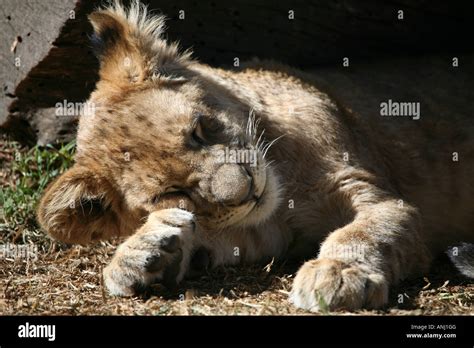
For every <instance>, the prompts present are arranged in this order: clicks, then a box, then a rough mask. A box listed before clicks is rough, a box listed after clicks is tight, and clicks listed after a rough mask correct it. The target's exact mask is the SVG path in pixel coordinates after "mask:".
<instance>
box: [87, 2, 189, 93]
mask: <svg viewBox="0 0 474 348" xmlns="http://www.w3.org/2000/svg"><path fill="white" fill-rule="evenodd" d="M89 20H90V22H91V23H92V26H93V28H94V35H93V37H92V44H93V46H94V48H95V51H96V54H97V56H98V58H99V61H100V71H99V74H100V77H101V80H102V81H107V82H108V83H112V84H114V85H116V86H120V87H128V86H130V85H131V84H132V85H133V84H139V83H140V82H143V81H146V80H148V79H151V78H157V77H159V76H160V75H163V76H164V75H170V74H171V75H173V72H177V71H179V70H180V69H183V67H184V66H185V65H186V64H187V63H188V61H190V53H189V52H188V53H183V54H180V53H179V52H178V47H177V45H176V44H168V43H167V42H166V41H165V40H164V39H163V38H162V37H161V36H162V34H163V27H164V18H163V17H162V16H154V17H152V16H148V15H147V9H146V7H145V6H144V5H142V4H140V3H139V2H138V1H134V2H132V4H131V5H130V8H128V9H126V8H124V7H122V5H121V4H120V2H118V1H117V2H115V3H113V5H111V6H110V7H108V8H105V9H102V10H98V11H95V12H93V13H92V14H90V15H89Z"/></svg>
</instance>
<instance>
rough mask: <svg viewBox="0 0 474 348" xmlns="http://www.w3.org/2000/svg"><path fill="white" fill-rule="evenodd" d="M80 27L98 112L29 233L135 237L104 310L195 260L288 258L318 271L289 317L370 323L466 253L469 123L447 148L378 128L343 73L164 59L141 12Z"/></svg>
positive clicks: (111, 15)
mask: <svg viewBox="0 0 474 348" xmlns="http://www.w3.org/2000/svg"><path fill="white" fill-rule="evenodd" d="M90 19H91V22H92V24H93V26H94V29H95V32H96V36H97V37H96V41H97V43H98V46H99V49H100V51H99V52H98V54H99V59H100V81H99V82H98V83H97V88H96V90H95V92H94V93H93V94H92V95H91V97H90V100H89V102H90V103H93V104H94V105H95V107H96V111H95V114H94V115H92V116H83V117H82V118H81V120H80V126H79V130H78V134H77V155H76V163H75V165H74V167H73V168H72V169H70V170H69V171H68V172H67V173H65V174H64V175H63V176H61V177H60V178H59V179H58V180H57V181H56V182H54V183H53V184H52V185H50V187H49V188H48V190H47V192H46V193H45V195H44V197H43V199H42V200H41V204H40V206H39V209H38V218H39V221H40V223H41V224H42V226H43V227H44V228H45V229H46V230H47V231H48V232H49V233H50V234H51V235H52V236H53V237H55V238H57V239H59V240H63V241H65V242H73V243H88V242H90V241H93V240H97V239H105V238H110V237H112V236H117V235H131V236H130V237H129V238H128V239H127V240H126V241H125V242H124V243H123V244H122V245H121V246H120V247H119V248H118V250H117V253H116V254H115V256H114V258H113V259H112V261H111V263H110V265H109V266H108V267H107V268H106V269H105V271H104V279H105V284H106V286H107V287H108V289H109V290H110V291H111V293H113V294H116V295H131V294H133V293H135V292H136V291H137V289H139V288H140V286H146V285H148V284H150V283H151V282H154V281H166V282H168V283H169V282H170V281H171V282H173V281H175V282H178V281H180V280H182V279H183V278H184V277H185V276H186V275H187V274H189V272H190V270H191V269H192V268H193V262H194V261H193V260H194V259H195V255H197V254H199V255H200V256H202V255H204V256H203V257H200V258H203V259H204V260H205V261H204V264H205V265H208V266H209V267H215V266H217V265H223V264H237V263H241V262H258V261H265V260H270V259H271V258H273V257H274V258H277V259H282V258H283V259H284V258H298V259H303V260H304V259H306V260H309V259H311V260H309V261H307V262H306V263H304V264H303V266H302V267H301V269H300V270H299V272H298V273H297V275H296V277H295V281H294V285H293V291H292V294H291V301H292V302H293V303H294V304H295V305H296V306H298V307H301V308H305V309H309V310H314V311H317V310H320V309H321V305H322V303H323V304H324V305H325V306H328V307H329V308H330V309H336V308H348V309H358V308H362V307H370V308H378V307H381V306H383V305H384V304H386V303H387V301H388V291H389V288H390V286H393V285H395V284H397V282H399V281H400V280H401V279H403V278H405V277H408V276H413V275H416V274H420V273H422V272H425V271H426V270H427V268H428V267H429V263H430V259H431V256H432V254H435V253H438V252H440V251H442V250H443V249H444V248H446V247H447V246H448V245H449V244H451V243H455V242H458V241H460V240H464V241H472V240H473V239H474V238H473V233H472V227H473V222H474V206H473V205H472V201H471V200H472V198H473V197H474V184H473V180H472V178H473V177H474V165H473V157H474V153H473V151H472V149H473V148H474V146H473V145H474V137H473V134H474V130H473V126H472V122H471V124H468V123H467V122H466V121H464V120H463V117H461V116H463V115H461V116H460V117H453V118H452V119H451V120H450V121H451V124H449V129H460V130H461V129H462V133H463V134H464V136H463V137H462V138H461V137H460V138H457V137H456V136H454V135H453V134H449V132H448V133H447V132H446V130H445V129H443V127H439V126H437V124H436V120H438V119H439V120H441V121H440V122H442V120H445V119H446V117H444V118H442V117H441V116H440V115H438V114H437V112H436V111H437V110H436V108H429V107H426V108H425V109H424V113H423V116H422V118H421V120H418V121H413V120H401V119H397V120H394V119H382V117H381V116H380V115H379V114H378V113H377V109H376V108H371V107H368V106H367V105H368V104H367V103H366V104H364V101H363V100H362V99H363V98H365V95H358V94H357V92H356V91H353V89H357V79H355V82H354V81H349V80H348V79H349V78H345V77H341V76H343V74H344V73H338V72H334V73H331V72H326V73H323V72H322V73H321V74H320V73H319V72H315V74H314V75H308V74H304V73H302V72H300V71H298V70H295V69H291V68H289V67H286V66H283V65H279V64H276V63H272V62H258V61H257V62H253V63H249V64H247V65H246V66H245V67H243V68H241V69H236V70H223V69H217V68H212V67H209V66H207V65H205V64H202V63H199V62H197V61H194V60H192V59H191V56H190V54H189V52H186V53H180V52H179V50H178V48H177V46H176V45H175V44H169V43H167V42H166V41H165V40H164V39H163V38H162V35H163V19H162V18H160V17H154V18H150V17H147V15H146V10H145V8H144V7H142V6H140V5H139V4H138V3H134V4H133V5H132V7H131V9H129V10H126V9H124V8H123V7H122V6H121V5H120V4H118V3H116V4H115V5H113V6H111V7H109V8H106V9H102V10H99V11H97V12H95V13H93V14H92V15H91V16H90ZM374 78H375V77H374ZM332 82H334V83H332ZM351 83H352V85H351ZM316 86H319V87H316ZM321 86H324V87H321ZM326 86H330V87H333V88H332V90H331V88H330V87H327V88H326ZM338 86H339V87H338ZM361 88H362V87H361ZM325 89H327V90H331V91H330V94H331V96H329V95H328V94H327V92H323V90H325ZM351 91H353V92H351ZM351 93H352V94H351ZM351 96H352V98H351ZM354 96H357V98H355V97H354ZM371 101H372V102H373V104H371V105H375V106H376V107H378V105H379V103H380V101H381V100H377V98H376V97H372V99H371ZM423 105H425V104H422V109H423V107H424V106H423ZM426 105H427V104H426ZM198 115H201V116H202V117H201V118H200V119H199V121H197V119H198V118H197V116H198ZM201 122H202V124H201ZM415 122H418V123H416V124H415ZM197 123H199V126H198V125H197ZM198 127H199V128H198ZM196 131H197V132H199V134H200V136H202V137H203V138H204V141H205V144H204V145H203V144H197V143H196V139H194V138H193V135H192V134H193V132H196ZM263 131H264V133H262V132H263ZM280 137H281V138H280ZM433 137H434V138H435V139H436V137H438V138H437V139H438V140H437V141H434V142H433V141H432V139H433ZM275 139H278V140H277V141H275V142H273V143H271V141H272V140H275ZM429 146H432V148H429ZM226 148H231V149H256V150H257V153H258V156H257V165H256V166H250V165H249V164H248V163H246V164H242V163H221V162H220V161H218V160H217V158H218V156H219V154H221V153H222V151H223V150H225V149H226ZM453 151H456V152H458V153H459V156H460V158H461V160H460V161H459V162H456V163H454V162H453V161H452V158H451V155H452V152H453ZM271 161H273V162H272V163H270V162H271ZM458 181H462V182H463V187H462V193H460V191H459V189H458V187H457V186H456V184H454V183H456V182H458ZM436 192H439V194H436V195H435V193H436ZM455 197H458V198H455ZM180 208H181V209H180ZM92 211H94V213H93V214H92V213H91V212H92ZM188 211H190V212H188ZM191 211H192V213H191ZM450 216H452V217H453V218H451V217H450ZM173 236H174V237H173ZM321 243H322V244H321ZM203 250H204V253H202V251H203ZM197 251H199V253H198V252H197ZM206 255H207V256H206Z"/></svg>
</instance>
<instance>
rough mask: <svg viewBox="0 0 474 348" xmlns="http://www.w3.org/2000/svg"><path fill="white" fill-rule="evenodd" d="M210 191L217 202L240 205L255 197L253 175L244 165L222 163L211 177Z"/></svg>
mask: <svg viewBox="0 0 474 348" xmlns="http://www.w3.org/2000/svg"><path fill="white" fill-rule="evenodd" d="M211 192H212V194H213V196H214V199H215V201H216V202H218V203H222V204H225V205H229V206H238V205H242V204H244V203H246V202H248V201H250V200H252V199H254V198H255V197H254V195H255V187H254V180H253V176H252V174H251V172H250V170H248V169H247V168H246V167H245V166H244V165H240V164H228V163H226V164H223V165H222V166H220V167H219V168H218V169H217V172H216V174H215V175H214V177H213V179H212V182H211Z"/></svg>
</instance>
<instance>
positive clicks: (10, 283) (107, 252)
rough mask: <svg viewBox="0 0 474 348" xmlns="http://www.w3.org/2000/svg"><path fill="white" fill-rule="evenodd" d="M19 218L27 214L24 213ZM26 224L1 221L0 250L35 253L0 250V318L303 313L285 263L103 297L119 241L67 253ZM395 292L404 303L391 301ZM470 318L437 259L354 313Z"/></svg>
mask: <svg viewBox="0 0 474 348" xmlns="http://www.w3.org/2000/svg"><path fill="white" fill-rule="evenodd" d="M15 146H16V145H15ZM16 151H27V150H23V149H18V148H14V149H12V146H11V144H7V143H6V142H5V141H1V140H0V167H1V175H0V188H1V189H2V190H3V192H6V191H7V190H6V188H9V189H11V188H12V186H15V181H16V182H17V183H18V180H17V179H18V178H17V177H16V176H17V175H18V173H15V171H12V170H11V165H10V164H11V162H12V161H13V160H14V157H15V156H14V154H15V152H16ZM12 178H13V179H15V180H12ZM11 192H15V191H11ZM25 192H26V191H25ZM15 199H16V198H15ZM29 214H30V215H31V214H32V212H29ZM24 215H25V216H27V215H28V211H25V214H24ZM22 216H23V215H22ZM31 219H32V216H31V218H30V219H26V220H24V221H23V220H22V221H21V222H22V223H18V224H16V223H15V221H13V222H12V220H8V219H7V222H8V223H3V224H0V247H2V244H3V245H7V243H15V245H23V246H29V247H30V248H33V247H36V248H37V256H38V259H37V260H33V259H30V260H27V259H25V258H15V257H14V255H12V254H11V253H5V252H2V250H1V249H0V314H4V315H22V314H23V315H286V314H290V315H292V314H293V315H294V314H298V315H305V314H308V313H306V312H304V311H301V310H297V309H295V308H294V307H293V306H292V305H291V304H290V303H288V300H287V297H288V296H287V294H288V291H289V290H290V288H291V283H292V278H293V275H294V272H295V271H296V269H297V265H287V264H273V265H271V267H270V266H268V267H265V265H254V266H246V267H240V268H235V267H227V268H219V269H217V270H215V271H213V272H212V273H210V274H207V275H205V276H203V277H201V278H199V279H196V280H188V281H186V282H184V283H183V284H181V285H180V287H179V288H178V289H176V290H173V291H169V290H166V289H164V288H162V287H160V286H159V285H155V286H152V287H151V289H150V290H149V291H148V293H147V294H145V295H143V296H140V297H134V298H113V297H110V296H109V295H107V294H106V292H105V291H104V288H103V286H102V284H101V270H102V268H103V267H104V266H105V265H106V264H107V263H108V262H109V260H110V258H111V256H112V254H113V252H114V249H115V246H116V244H117V242H118V241H115V242H111V243H108V242H107V243H106V242H103V243H100V244H98V245H95V246H90V247H81V246H73V247H67V246H64V245H61V244H57V243H55V242H52V241H50V240H49V239H48V238H47V237H46V236H45V235H44V234H43V233H42V232H41V231H39V230H38V228H37V227H36V226H35V223H34V221H33V222H32V221H30V220H31ZM400 294H401V295H402V297H403V303H398V300H399V296H400ZM473 313H474V284H473V283H472V282H470V281H469V280H467V279H465V278H463V277H461V276H459V275H458V273H457V271H456V270H455V269H454V268H453V267H452V266H451V265H450V263H449V261H448V260H447V258H441V259H440V260H438V262H437V263H436V264H435V266H434V268H433V271H432V273H431V275H429V276H428V277H427V278H425V279H415V280H412V281H407V282H404V283H403V284H401V285H400V286H399V287H398V288H397V289H394V290H393V291H392V293H391V295H390V305H389V306H388V307H387V308H385V309H384V310H380V311H366V310H364V311H359V312H358V313H357V314H363V315H442V314H463V315H469V314H470V315H472V314H473ZM331 314H340V315H352V314H354V313H348V312H344V311H342V312H337V313H331Z"/></svg>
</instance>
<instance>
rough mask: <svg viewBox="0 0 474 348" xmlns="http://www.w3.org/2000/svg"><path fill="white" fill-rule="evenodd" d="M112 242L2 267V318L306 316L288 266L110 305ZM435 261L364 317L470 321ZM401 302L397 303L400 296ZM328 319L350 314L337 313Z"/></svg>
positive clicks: (453, 283) (243, 271) (54, 249)
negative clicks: (294, 300) (296, 303)
mask: <svg viewBox="0 0 474 348" xmlns="http://www.w3.org/2000/svg"><path fill="white" fill-rule="evenodd" d="M114 244H115V243H112V244H111V243H100V244H99V245H96V246H91V247H81V246H74V247H70V248H66V247H61V246H59V245H57V244H56V243H50V242H45V243H43V245H41V246H40V249H39V251H38V252H39V258H38V260H36V261H33V260H29V261H27V260H24V259H23V260H15V259H13V258H4V259H2V260H0V313H3V314H7V315H20V314H26V315H38V314H41V315H52V314H60V315H285V314H300V315H301V314H307V313H305V312H304V311H301V310H297V309H295V308H294V307H292V306H291V304H290V303H288V301H287V294H288V291H289V290H290V287H291V282H292V277H293V276H292V274H293V272H294V270H295V267H294V266H290V265H284V264H276V265H273V266H272V267H271V268H270V270H269V269H268V267H264V266H263V265H260V266H251V267H240V268H234V267H231V268H220V269H217V270H215V271H213V272H212V273H210V274H207V275H205V276H203V277H202V278H200V279H197V280H189V281H186V282H185V283H183V284H182V285H181V286H180V287H179V288H178V289H176V290H174V291H168V290H166V289H164V288H162V287H161V286H160V285H155V286H153V287H152V288H151V289H150V290H149V291H148V293H147V294H145V295H143V296H140V297H134V298H113V297H110V296H108V295H107V294H106V292H105V291H104V288H103V286H102V284H101V270H102V268H103V267H104V266H105V265H106V264H107V262H108V261H109V260H110V257H111V255H112V254H113V251H114ZM444 261H445V260H440V261H439V262H438V263H437V265H436V267H435V271H436V273H434V274H436V275H432V276H430V277H429V280H428V278H425V279H417V280H413V281H410V282H405V283H404V284H402V285H401V286H400V287H399V288H398V289H396V290H395V291H393V292H392V294H391V304H390V306H389V307H388V308H386V309H385V310H382V311H365V310H364V311H360V312H358V314H363V315H442V314H464V315H468V314H472V313H473V311H474V308H473V301H474V285H473V284H472V283H471V284H469V283H468V281H467V280H465V279H463V278H462V277H459V276H456V275H455V271H454V270H453V269H452V268H451V267H450V265H449V264H447V263H445V262H444ZM399 293H400V294H404V295H403V296H404V303H403V304H398V302H397V300H398V294H399ZM333 314H351V313H347V312H338V313H333Z"/></svg>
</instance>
